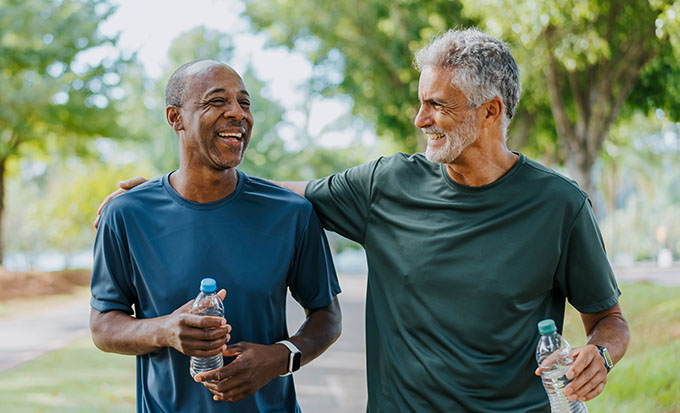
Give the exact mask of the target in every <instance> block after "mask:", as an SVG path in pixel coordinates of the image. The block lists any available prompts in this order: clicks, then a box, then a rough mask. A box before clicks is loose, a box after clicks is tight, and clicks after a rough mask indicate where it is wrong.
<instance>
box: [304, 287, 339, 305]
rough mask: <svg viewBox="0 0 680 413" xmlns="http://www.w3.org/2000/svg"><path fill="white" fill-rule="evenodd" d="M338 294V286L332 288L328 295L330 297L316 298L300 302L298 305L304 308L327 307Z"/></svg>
mask: <svg viewBox="0 0 680 413" xmlns="http://www.w3.org/2000/svg"><path fill="white" fill-rule="evenodd" d="M338 294H340V288H338V289H337V290H333V292H332V293H331V295H330V298H326V297H324V298H317V299H316V300H313V301H310V302H308V303H304V304H303V303H300V305H301V306H302V307H303V308H304V309H306V310H316V309H317V308H324V307H328V306H329V305H331V303H332V302H333V299H334V298H335V296H337V295H338Z"/></svg>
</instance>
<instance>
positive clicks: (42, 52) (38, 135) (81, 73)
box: [0, 0, 124, 257]
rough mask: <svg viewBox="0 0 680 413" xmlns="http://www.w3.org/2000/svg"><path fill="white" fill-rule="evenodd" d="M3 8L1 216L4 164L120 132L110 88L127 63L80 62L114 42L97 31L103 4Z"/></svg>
mask: <svg viewBox="0 0 680 413" xmlns="http://www.w3.org/2000/svg"><path fill="white" fill-rule="evenodd" d="M0 10H2V13H0V108H2V110H0V217H1V216H2V212H3V207H4V192H5V191H4V189H5V188H4V178H5V167H6V164H7V160H8V159H10V158H11V157H19V156H21V153H22V150H24V149H25V148H27V147H29V146H31V147H37V148H44V147H46V146H49V145H56V146H58V147H59V148H60V149H62V150H70V151H75V152H82V151H84V150H85V147H86V144H85V142H86V140H87V138H91V137H94V136H116V135H121V134H122V131H121V130H120V128H119V127H118V125H117V123H116V116H115V115H116V113H117V112H116V108H115V99H114V98H113V96H112V90H114V88H115V87H116V86H117V84H118V83H119V81H120V77H121V75H120V74H121V73H124V68H123V64H124V62H123V60H121V59H106V60H105V61H103V62H102V63H101V64H97V65H88V64H86V63H84V60H82V59H80V57H82V54H83V53H84V52H87V51H90V50H92V49H94V48H97V47H99V46H103V45H115V42H116V39H115V38H110V37H106V36H102V35H101V34H99V33H98V31H97V27H98V25H99V24H100V23H101V22H102V21H104V20H105V19H106V18H108V17H109V16H110V14H111V13H112V12H113V8H112V7H111V6H110V5H109V4H108V3H107V2H106V1H105V0H83V1H78V0H61V1H52V0H0ZM114 94H115V92H114ZM1 229H2V226H1V225H0V230H1ZM2 254H3V247H2V244H1V243H0V257H2Z"/></svg>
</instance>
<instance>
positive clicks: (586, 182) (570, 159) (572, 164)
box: [567, 151, 597, 199]
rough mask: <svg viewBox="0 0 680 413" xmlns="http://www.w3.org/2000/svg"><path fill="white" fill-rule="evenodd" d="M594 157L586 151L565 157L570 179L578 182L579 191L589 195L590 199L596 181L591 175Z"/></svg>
mask: <svg viewBox="0 0 680 413" xmlns="http://www.w3.org/2000/svg"><path fill="white" fill-rule="evenodd" d="M595 160H596V159H595V157H594V156H590V154H588V153H587V152H586V151H578V152H575V153H569V156H567V169H568V170H569V174H570V175H571V177H572V179H574V180H575V181H576V182H578V184H579V186H580V187H581V189H583V190H584V191H586V192H587V193H588V195H590V197H591V199H592V198H593V196H594V195H595V192H596V191H597V185H596V179H595V176H594V173H593V165H595Z"/></svg>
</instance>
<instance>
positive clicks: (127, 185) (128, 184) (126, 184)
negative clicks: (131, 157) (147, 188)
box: [118, 176, 148, 190]
mask: <svg viewBox="0 0 680 413" xmlns="http://www.w3.org/2000/svg"><path fill="white" fill-rule="evenodd" d="M146 181H148V179H146V178H144V177H143V176H135V177H134V178H130V179H126V180H125V181H120V182H118V186H120V187H121V189H124V190H127V189H132V188H134V187H136V186H137V185H140V184H143V183H144V182H146Z"/></svg>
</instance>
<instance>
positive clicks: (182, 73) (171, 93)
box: [165, 59, 217, 107]
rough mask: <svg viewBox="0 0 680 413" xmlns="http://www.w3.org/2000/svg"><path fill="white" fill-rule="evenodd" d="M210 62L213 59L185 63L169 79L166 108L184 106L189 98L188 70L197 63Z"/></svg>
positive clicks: (166, 88)
mask: <svg viewBox="0 0 680 413" xmlns="http://www.w3.org/2000/svg"><path fill="white" fill-rule="evenodd" d="M209 60H211V59H199V60H194V61H192V62H189V63H185V64H183V65H182V66H180V67H178V68H177V70H175V71H174V72H173V73H172V75H171V76H170V79H168V84H167V85H165V106H177V107H180V106H182V104H184V100H185V99H186V98H187V77H186V74H187V71H188V69H189V68H190V67H191V66H193V65H195V64H196V63H200V62H205V61H209ZM216 63H217V62H216Z"/></svg>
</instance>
